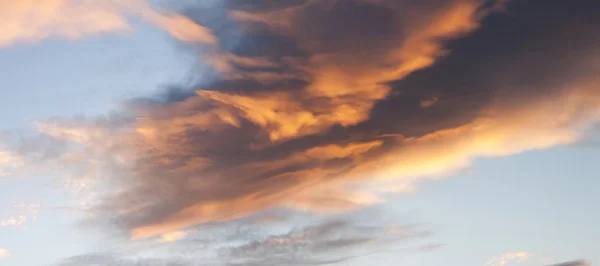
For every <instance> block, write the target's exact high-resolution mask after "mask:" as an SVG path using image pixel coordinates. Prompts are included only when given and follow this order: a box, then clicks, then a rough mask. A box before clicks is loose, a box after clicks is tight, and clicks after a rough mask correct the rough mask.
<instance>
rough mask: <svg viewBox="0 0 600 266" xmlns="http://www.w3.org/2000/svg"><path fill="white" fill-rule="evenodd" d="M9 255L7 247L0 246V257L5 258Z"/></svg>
mask: <svg viewBox="0 0 600 266" xmlns="http://www.w3.org/2000/svg"><path fill="white" fill-rule="evenodd" d="M8 257H10V252H8V250H7V249H3V248H0V259H6V258H8Z"/></svg>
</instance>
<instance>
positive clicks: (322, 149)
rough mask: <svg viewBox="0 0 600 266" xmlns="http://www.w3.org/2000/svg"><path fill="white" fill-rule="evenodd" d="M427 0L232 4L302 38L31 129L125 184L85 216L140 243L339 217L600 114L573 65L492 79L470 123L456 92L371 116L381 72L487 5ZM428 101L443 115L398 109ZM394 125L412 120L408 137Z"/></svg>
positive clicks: (576, 130) (428, 53)
mask: <svg viewBox="0 0 600 266" xmlns="http://www.w3.org/2000/svg"><path fill="white" fill-rule="evenodd" d="M420 3H422V2H421V1H407V2H404V1H391V0H389V1H388V0H377V1H371V0H364V1H359V0H355V1H326V0H322V1H309V2H308V3H307V4H306V5H302V6H296V7H294V8H291V9H283V10H276V11H269V12H267V13H264V12H257V13H240V12H237V13H236V15H235V17H236V18H238V19H242V20H243V21H244V22H245V23H248V25H247V26H248V31H250V32H252V31H260V30H264V28H265V27H266V28H267V32H268V33H270V34H274V35H277V36H285V37H289V38H292V40H293V43H294V45H295V46H298V47H292V48H290V47H288V46H284V47H283V46H282V47H279V48H281V49H280V50H285V49H290V50H293V49H298V50H300V52H297V51H296V52H297V53H290V54H293V55H289V56H281V55H279V54H275V55H272V54H270V53H274V52H278V53H279V52H281V51H280V50H278V49H267V52H265V54H259V55H251V56H250V55H247V54H246V55H242V54H241V53H240V54H235V53H234V52H231V53H230V52H219V53H216V54H214V55H212V56H213V57H212V59H215V61H214V62H212V63H213V65H214V66H215V68H216V69H217V70H218V71H221V75H222V79H223V80H220V81H222V83H217V84H216V85H215V86H214V87H210V86H208V88H207V89H199V90H196V93H195V94H193V95H191V96H190V97H187V98H186V99H184V100H180V101H172V102H170V101H165V102H156V101H145V102H144V101H143V102H137V105H135V106H132V108H131V109H132V110H133V111H132V112H133V114H132V115H131V117H135V118H131V120H128V121H126V122H123V123H121V122H119V121H112V120H110V119H105V120H100V121H75V122H70V121H68V120H66V121H60V120H59V121H49V122H46V123H38V124H37V126H38V130H39V131H40V132H41V133H43V134H45V135H47V136H51V137H54V138H55V139H58V140H60V141H68V142H73V143H76V144H78V145H77V147H80V148H81V150H80V151H78V152H74V154H78V155H83V157H84V158H86V159H89V160H87V161H91V162H93V165H94V167H97V168H94V169H102V170H105V171H106V172H107V173H106V174H105V175H103V177H104V176H107V178H106V179H108V182H109V184H111V185H112V186H113V187H118V188H120V189H119V190H118V191H107V192H106V195H104V196H105V198H104V200H101V201H99V202H96V205H94V206H93V207H94V210H97V212H95V213H94V215H95V216H94V217H93V218H92V219H95V220H101V219H102V218H105V217H110V219H116V220H118V221H119V225H120V226H121V227H122V229H125V230H127V231H128V232H130V233H131V236H132V238H146V237H152V236H160V235H164V234H169V233H171V232H178V231H181V230H183V229H184V228H188V227H192V226H194V225H198V224H203V223H211V222H219V221H227V220H232V219H238V218H242V217H246V216H248V215H252V214H255V213H259V212H262V211H265V210H268V209H272V208H282V207H283V208H295V209H300V210H310V211H316V212H336V211H346V210H350V209H353V208H357V207H360V206H365V205H369V204H377V203H380V202H382V201H384V199H383V197H382V196H381V195H379V193H380V192H391V191H396V192H398V191H400V192H403V191H409V190H411V189H412V188H413V187H414V185H415V184H416V183H418V181H419V180H422V179H426V178H435V177H444V176H448V175H450V174H452V173H454V172H456V171H458V170H461V169H464V168H465V167H467V166H469V164H470V163H471V162H472V161H473V160H474V159H475V158H478V157H497V156H507V155H511V154H516V153H520V152H524V151H528V150H535V149H544V148H549V147H553V146H556V145H563V144H568V143H572V142H575V141H577V140H579V139H580V138H581V137H582V134H583V133H584V132H585V130H586V128H587V127H589V126H591V125H592V124H594V123H596V122H597V121H599V120H600V93H599V90H598V89H597V85H596V84H598V79H597V77H596V76H594V77H593V78H589V77H586V78H582V77H581V76H569V75H567V77H566V78H565V81H563V82H556V83H555V84H552V88H547V86H545V85H546V84H544V86H540V87H531V89H528V88H525V89H519V90H516V89H513V90H511V89H512V88H502V86H496V87H494V88H493V89H491V90H492V92H487V93H488V94H489V99H488V98H486V100H487V101H486V102H484V103H481V105H482V106H483V107H482V108H480V109H477V110H476V111H475V112H474V113H469V115H470V116H469V117H468V119H464V118H463V116H462V114H459V115H455V113H454V112H455V111H456V110H455V109H452V106H451V107H450V108H448V106H444V105H445V104H448V103H451V102H452V98H451V97H444V101H443V102H439V103H438V105H436V108H432V110H423V109H422V108H419V101H420V100H421V99H423V98H424V97H423V95H432V94H429V93H423V95H421V94H419V95H418V96H419V97H414V99H416V101H414V102H411V103H412V105H413V106H414V107H415V108H414V109H402V108H403V106H401V105H400V104H399V105H398V106H394V108H397V109H392V111H391V112H387V113H381V111H380V113H377V111H378V110H376V108H375V105H376V104H377V103H379V102H380V101H382V100H384V99H386V98H388V97H389V96H390V94H391V91H392V86H391V85H389V84H390V82H393V81H399V80H404V79H407V75H409V74H415V73H414V72H415V71H417V70H423V69H424V68H426V67H429V66H431V65H432V64H433V63H434V62H435V61H436V60H438V59H439V58H440V57H442V56H444V55H446V54H447V53H449V52H448V51H446V50H445V49H444V47H443V43H442V40H448V39H452V38H456V37H459V36H463V35H464V34H467V33H469V32H471V31H473V30H475V29H476V28H477V27H478V26H479V23H480V21H481V19H482V18H483V17H484V16H485V15H487V14H488V13H489V10H485V9H484V8H481V7H480V6H479V3H480V1H469V0H456V1H443V3H440V5H427V4H420ZM324 7H327V8H324ZM367 11H368V12H367ZM369 14H376V16H372V17H369ZM356 16H364V17H360V18H361V19H357V17H356ZM340 21H341V22H340ZM406 21H410V22H411V23H402V22H406ZM255 23H259V24H260V26H258V27H255V26H256V25H255ZM259 33H260V34H263V33H264V32H259ZM265 43H268V42H265ZM265 45H266V44H265ZM284 48H285V49H284ZM217 50H218V49H217ZM281 53H283V52H281ZM434 67H435V66H434ZM591 69H597V68H591ZM264 73H268V74H269V75H268V77H267V78H266V80H265V79H264V78H265V75H263V74H264ZM408 78H409V77H408ZM290 80H292V81H294V82H295V83H294V82H292V81H290ZM567 81H568V82H567ZM236 82H237V83H236ZM296 83H299V84H301V85H299V86H295V87H294V86H293V85H292V84H296ZM257 84H258V85H257ZM217 85H221V86H217ZM444 85H446V84H436V86H439V87H444ZM513 85H514V84H513ZM519 85H520V84H519ZM522 86H524V85H522ZM469 89H470V88H469ZM483 89H484V88H481V90H483ZM496 89H498V90H499V89H505V90H503V91H502V92H504V93H502V92H498V93H496V91H495V90H496ZM526 90H531V91H534V92H535V93H531V94H527V93H524V92H523V91H526ZM466 91H467V93H473V92H472V91H470V90H466ZM477 93H479V92H477ZM433 95H437V94H433ZM486 96H487V95H486ZM395 97H398V98H401V97H408V96H405V95H401V94H400V95H396V96H395ZM478 99H479V98H478ZM459 100H460V99H459ZM394 103H396V102H394ZM388 104H389V103H388ZM421 105H423V104H421ZM437 107H439V109H440V110H443V112H446V111H448V112H447V113H449V114H448V116H442V118H439V117H437V118H439V119H438V120H435V119H433V122H432V120H429V121H421V119H425V117H424V116H418V115H414V116H409V117H407V116H402V117H400V118H396V116H398V115H401V114H402V112H405V113H408V114H410V115H412V114H413V112H414V113H416V112H419V111H422V112H424V111H427V113H433V112H429V111H435V110H433V109H438V108H437ZM444 108H448V109H444ZM455 108H456V109H461V110H462V108H464V103H463V102H460V103H459V104H458V105H457V107H455ZM466 110H469V111H470V110H472V109H468V108H467V109H466ZM377 115H379V116H380V117H374V116H377ZM381 116H387V117H392V119H383V120H381V119H380V118H381ZM378 119H379V120H378ZM447 120H451V121H447ZM390 121H391V122H390ZM390 123H392V125H390ZM427 123H438V124H439V125H434V126H435V127H433V126H431V125H427ZM403 124H407V126H408V127H414V128H415V130H412V131H408V132H409V133H410V134H405V135H406V136H403V135H402V134H404V133H405V132H404V131H402V130H398V129H397V128H398V127H401V126H402V125H403ZM415 132H416V133H415ZM65 157H66V156H65ZM69 158H70V157H69ZM60 159H63V158H62V157H61V158H60ZM84 161H85V160H84ZM61 162H62V161H61ZM106 168H108V169H110V171H108V170H106ZM103 180H104V179H103ZM388 184H393V186H387V187H386V185H388ZM381 187H384V188H383V189H382V188H381Z"/></svg>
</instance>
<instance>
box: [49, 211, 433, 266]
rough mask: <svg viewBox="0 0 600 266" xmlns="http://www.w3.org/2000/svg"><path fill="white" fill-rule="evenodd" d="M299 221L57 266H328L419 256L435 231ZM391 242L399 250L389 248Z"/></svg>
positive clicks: (212, 232) (216, 232)
mask: <svg viewBox="0 0 600 266" xmlns="http://www.w3.org/2000/svg"><path fill="white" fill-rule="evenodd" d="M281 215H284V214H281ZM287 218H291V217H287ZM295 218H302V219H297V220H295V225H293V226H283V227H281V226H277V227H273V225H264V224H253V223H248V221H247V220H243V221H238V222H228V223H220V224H213V225H203V226H200V227H197V228H195V229H197V231H196V233H193V234H190V235H188V237H186V238H185V239H182V240H180V241H178V242H170V243H169V244H170V246H169V248H166V249H165V247H166V246H165V245H161V246H155V247H152V246H150V247H148V246H146V247H144V248H142V249H139V248H138V249H133V250H129V249H126V250H127V251H124V252H118V251H115V252H104V253H98V254H89V255H81V256H75V257H72V258H68V259H65V260H63V261H62V262H60V263H59V264H58V265H64V266H67V265H97V264H101V265H215V266H221V265H246V266H247V265H262V266H266V265H327V264H335V263H340V262H345V261H348V260H352V259H353V258H356V257H361V256H368V255H370V254H373V253H378V252H386V251H389V252H406V253H413V252H420V251H421V247H419V246H416V247H415V245H416V243H418V242H419V241H422V240H425V239H427V238H428V237H429V236H430V235H431V233H432V232H431V231H429V230H427V229H426V228H424V227H423V226H420V225H413V224H398V223H397V222H396V223H395V224H388V223H387V222H385V221H383V220H384V219H380V220H378V221H373V220H368V221H367V220H365V219H356V218H349V217H336V218H329V219H325V220H323V219H318V218H317V219H315V218H316V217H312V218H309V217H306V216H304V217H295ZM307 218H309V219H308V220H307ZM393 225H395V226H393ZM392 244H394V246H395V250H387V248H389V247H390V246H391V245H392ZM427 246H434V245H433V244H430V245H427ZM118 249H122V248H118ZM143 254H146V255H143ZM149 254H151V255H149Z"/></svg>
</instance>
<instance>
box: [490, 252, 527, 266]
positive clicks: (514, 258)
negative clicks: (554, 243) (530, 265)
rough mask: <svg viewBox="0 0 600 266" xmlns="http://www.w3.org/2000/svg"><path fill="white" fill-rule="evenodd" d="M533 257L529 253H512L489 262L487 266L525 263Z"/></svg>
mask: <svg viewBox="0 0 600 266" xmlns="http://www.w3.org/2000/svg"><path fill="white" fill-rule="evenodd" d="M530 257H531V254H530V253H529V252H510V253H506V254H504V255H501V256H498V257H496V258H493V259H491V260H490V261H488V262H487V263H486V264H485V266H501V265H505V264H507V263H511V262H514V263H523V262H525V261H527V259H529V258H530Z"/></svg>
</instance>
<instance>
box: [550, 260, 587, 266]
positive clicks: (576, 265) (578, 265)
mask: <svg viewBox="0 0 600 266" xmlns="http://www.w3.org/2000/svg"><path fill="white" fill-rule="evenodd" d="M591 265H592V264H590V263H588V262H587V261H584V260H575V261H568V262H563V263H558V264H553V265H550V266H591Z"/></svg>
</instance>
